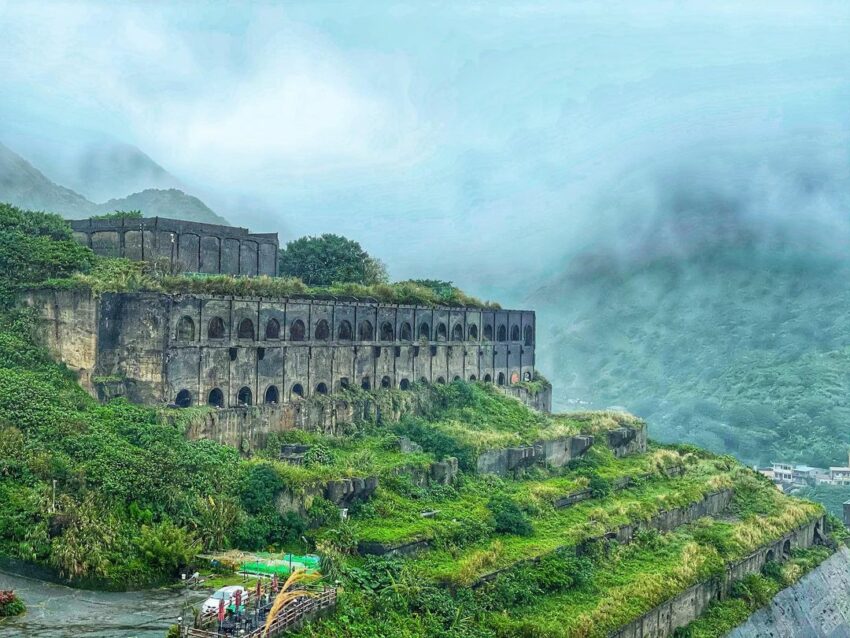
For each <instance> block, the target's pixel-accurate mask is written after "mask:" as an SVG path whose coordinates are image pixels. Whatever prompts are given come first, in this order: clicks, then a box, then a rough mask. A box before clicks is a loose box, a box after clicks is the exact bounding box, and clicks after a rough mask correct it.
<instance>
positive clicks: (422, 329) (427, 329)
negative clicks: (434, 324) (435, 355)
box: [419, 321, 431, 341]
mask: <svg viewBox="0 0 850 638" xmlns="http://www.w3.org/2000/svg"><path fill="white" fill-rule="evenodd" d="M419 338H420V339H425V341H431V326H429V325H428V323H427V322H425V321H423V322H422V323H420V324H419Z"/></svg>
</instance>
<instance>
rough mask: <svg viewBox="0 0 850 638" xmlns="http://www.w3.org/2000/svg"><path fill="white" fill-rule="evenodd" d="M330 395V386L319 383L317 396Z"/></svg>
mask: <svg viewBox="0 0 850 638" xmlns="http://www.w3.org/2000/svg"><path fill="white" fill-rule="evenodd" d="M327 393H328V385H327V384H326V383H317V384H316V394H327Z"/></svg>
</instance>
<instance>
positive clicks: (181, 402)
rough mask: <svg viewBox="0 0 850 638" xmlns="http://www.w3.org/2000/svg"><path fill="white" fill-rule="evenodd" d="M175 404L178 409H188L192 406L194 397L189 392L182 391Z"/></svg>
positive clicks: (178, 394)
mask: <svg viewBox="0 0 850 638" xmlns="http://www.w3.org/2000/svg"><path fill="white" fill-rule="evenodd" d="M174 404H175V405H176V406H177V407H178V408H188V407H190V406H191V405H192V395H191V394H190V393H189V391H188V390H180V392H178V393H177V398H176V399H174Z"/></svg>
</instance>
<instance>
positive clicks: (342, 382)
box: [339, 377, 351, 390]
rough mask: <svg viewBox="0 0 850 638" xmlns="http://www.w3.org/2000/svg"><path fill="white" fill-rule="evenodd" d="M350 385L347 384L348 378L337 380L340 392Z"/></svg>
mask: <svg viewBox="0 0 850 638" xmlns="http://www.w3.org/2000/svg"><path fill="white" fill-rule="evenodd" d="M350 385H351V384H350V383H349V382H348V377H343V378H342V379H340V380H339V389H340V390H348V388H349V386H350Z"/></svg>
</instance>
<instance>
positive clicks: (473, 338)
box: [469, 324, 478, 341]
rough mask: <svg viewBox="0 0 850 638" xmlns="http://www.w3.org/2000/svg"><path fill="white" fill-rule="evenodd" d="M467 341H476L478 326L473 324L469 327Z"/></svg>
mask: <svg viewBox="0 0 850 638" xmlns="http://www.w3.org/2000/svg"><path fill="white" fill-rule="evenodd" d="M469 339H470V341H478V326H476V325H475V324H472V325H471V326H469Z"/></svg>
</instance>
